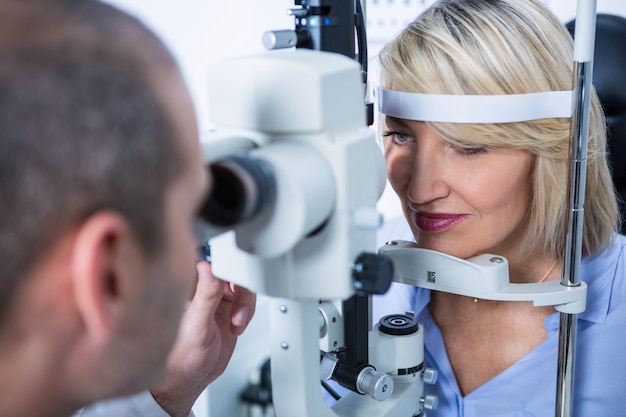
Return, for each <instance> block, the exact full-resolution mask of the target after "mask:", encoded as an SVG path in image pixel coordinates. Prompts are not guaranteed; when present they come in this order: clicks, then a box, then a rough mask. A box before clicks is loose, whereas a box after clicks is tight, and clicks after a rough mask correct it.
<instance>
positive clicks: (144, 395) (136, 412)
mask: <svg viewBox="0 0 626 417" xmlns="http://www.w3.org/2000/svg"><path fill="white" fill-rule="evenodd" d="M111 416H115V417H170V416H169V414H167V413H166V412H165V411H164V410H163V409H162V408H161V406H159V404H158V403H157V402H156V400H155V399H154V397H153V396H152V394H150V392H149V391H144V392H141V393H139V394H135V395H131V396H127V397H120V398H114V399H111V400H106V401H100V402H97V403H94V404H90V405H88V406H87V407H85V408H83V409H81V410H79V411H78V412H76V413H75V414H74V415H73V416H72V417H111ZM189 417H194V414H193V411H191V412H190V413H189Z"/></svg>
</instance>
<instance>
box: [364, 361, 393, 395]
mask: <svg viewBox="0 0 626 417" xmlns="http://www.w3.org/2000/svg"><path fill="white" fill-rule="evenodd" d="M356 386H357V389H358V390H359V391H360V392H361V393H362V394H367V395H369V396H370V397H372V398H373V399H375V400H378V401H385V400H386V399H387V398H389V396H390V395H391V393H392V392H393V379H392V378H391V377H390V376H389V375H387V374H386V373H384V372H378V371H377V370H376V369H374V368H372V367H371V366H370V367H367V368H365V369H363V370H362V371H361V373H360V374H359V377H358V378H357V381H356Z"/></svg>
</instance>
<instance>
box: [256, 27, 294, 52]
mask: <svg viewBox="0 0 626 417" xmlns="http://www.w3.org/2000/svg"><path fill="white" fill-rule="evenodd" d="M297 44H298V35H297V34H296V32H294V31H293V30H271V31H267V32H265V33H264V34H263V46H264V47H265V49H267V50H268V51H271V50H273V49H285V48H292V47H294V46H296V45H297Z"/></svg>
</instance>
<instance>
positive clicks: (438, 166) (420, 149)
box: [407, 135, 449, 204]
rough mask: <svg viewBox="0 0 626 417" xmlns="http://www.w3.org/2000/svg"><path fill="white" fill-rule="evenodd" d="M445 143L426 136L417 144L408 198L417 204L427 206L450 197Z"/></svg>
mask: <svg viewBox="0 0 626 417" xmlns="http://www.w3.org/2000/svg"><path fill="white" fill-rule="evenodd" d="M443 145H444V144H443V142H442V141H441V140H440V139H438V138H437V137H433V136H431V135H425V136H422V137H420V139H419V140H418V141H417V142H416V152H415V158H414V161H413V170H412V174H411V180H410V181H409V186H408V190H407V193H408V198H409V200H410V201H411V202H413V203H415V204H427V203H429V202H431V201H433V200H436V199H439V198H443V197H445V196H447V195H448V193H449V187H448V184H447V182H446V171H447V169H448V168H447V167H446V160H445V152H444V151H445V150H444V146H443Z"/></svg>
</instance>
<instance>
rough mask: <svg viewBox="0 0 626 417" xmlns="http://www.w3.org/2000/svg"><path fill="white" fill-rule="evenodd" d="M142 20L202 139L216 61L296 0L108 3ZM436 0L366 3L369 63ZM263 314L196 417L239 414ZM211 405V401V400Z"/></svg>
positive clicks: (391, 202) (561, 10)
mask: <svg viewBox="0 0 626 417" xmlns="http://www.w3.org/2000/svg"><path fill="white" fill-rule="evenodd" d="M106 1H108V2H110V3H112V4H115V5H117V6H119V7H120V8H122V9H124V10H126V11H128V12H130V13H131V14H134V15H136V16H137V17H139V18H140V19H141V20H143V21H144V22H145V23H146V24H147V25H148V26H149V27H151V28H152V29H153V30H154V31H155V32H156V33H157V34H158V35H159V36H161V37H162V39H163V40H164V41H165V43H166V44H167V45H168V46H169V47H170V49H171V50H172V51H173V53H174V55H175V56H176V58H177V60H178V61H179V64H180V65H181V68H182V70H183V75H184V77H185V79H186V80H187V83H188V85H189V87H190V90H191V92H192V96H193V99H194V103H195V106H196V110H197V114H198V120H199V128H200V132H201V135H202V133H203V132H205V131H206V130H207V129H208V127H209V126H210V122H209V120H210V118H209V116H210V115H209V114H208V112H207V109H206V96H205V95H206V70H207V67H208V66H209V65H210V64H211V63H212V62H214V61H216V60H218V59H224V58H227V57H231V56H236V55H245V54H252V53H261V52H263V51H264V50H263V48H262V45H261V37H262V34H263V32H264V31H266V30H272V29H291V28H293V20H292V18H291V17H289V16H287V15H286V13H285V12H286V10H287V9H288V8H289V7H292V6H293V4H294V3H293V1H291V0H238V1H229V0H178V1H172V0H106ZM430 3H432V0H367V6H366V11H367V24H368V31H367V33H368V38H369V41H370V47H369V49H370V57H371V56H373V55H375V54H376V52H377V51H378V50H379V48H380V46H381V45H382V43H384V41H385V40H386V39H389V38H390V37H391V36H393V34H394V33H396V32H397V31H399V30H401V29H402V28H403V27H404V25H405V24H406V23H408V20H409V19H411V18H412V17H414V16H415V15H417V14H418V13H419V12H420V11H421V10H422V9H423V8H424V7H426V6H427V5H428V4H430ZM545 3H546V4H547V5H548V6H549V7H550V8H552V10H553V11H554V12H555V13H556V14H557V16H559V18H560V19H561V20H562V21H563V22H566V21H568V20H570V19H572V18H573V17H574V16H575V11H576V1H574V0H545ZM598 11H599V12H606V13H615V14H620V15H623V16H626V0H598ZM379 207H380V209H381V210H382V211H383V213H384V214H385V215H386V216H393V215H397V214H399V207H398V205H397V199H396V197H395V195H394V194H393V192H391V191H390V190H389V189H387V190H386V191H385V194H384V195H383V198H381V201H380V204H379ZM260 300H261V301H260V303H259V308H258V313H257V316H255V318H254V321H253V323H252V324H251V326H250V329H249V331H248V332H247V333H246V334H245V335H244V337H243V339H242V340H240V343H239V345H238V348H237V350H236V352H235V355H234V356H233V360H232V361H231V365H230V366H229V369H228V371H227V373H226V374H225V375H224V377H223V378H221V379H220V380H218V382H217V383H215V384H214V385H213V386H212V387H211V389H210V390H208V392H207V393H205V395H204V396H203V397H202V398H201V399H200V400H199V401H198V403H197V404H196V406H195V407H194V410H195V412H196V415H197V416H198V417H223V416H229V417H238V414H237V415H236V414H235V410H236V409H237V406H236V403H237V398H238V394H239V391H240V390H241V389H242V388H243V386H244V384H245V382H246V378H247V375H248V374H249V373H250V372H251V371H252V370H253V369H254V368H256V366H257V365H259V364H260V363H261V362H262V360H263V358H264V355H265V354H266V352H268V351H269V348H268V346H267V343H265V342H266V340H265V339H267V338H266V337H263V333H264V331H266V329H267V303H264V299H263V298H260ZM211 399H212V400H211Z"/></svg>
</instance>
